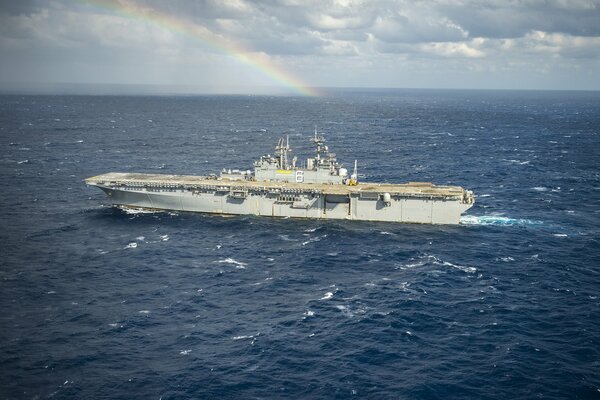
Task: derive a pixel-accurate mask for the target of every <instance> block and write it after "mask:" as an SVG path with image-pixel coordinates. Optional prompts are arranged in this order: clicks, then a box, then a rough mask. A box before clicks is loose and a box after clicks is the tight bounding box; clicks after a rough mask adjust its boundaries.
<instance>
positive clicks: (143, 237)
mask: <svg viewBox="0 0 600 400" xmlns="http://www.w3.org/2000/svg"><path fill="white" fill-rule="evenodd" d="M145 239H146V237H145V236H138V237H136V238H135V240H137V241H138V242H143V241H144V240H145Z"/></svg>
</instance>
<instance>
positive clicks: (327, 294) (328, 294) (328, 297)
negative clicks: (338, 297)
mask: <svg viewBox="0 0 600 400" xmlns="http://www.w3.org/2000/svg"><path fill="white" fill-rule="evenodd" d="M332 297H333V292H327V293H325V294H324V295H323V297H321V298H320V299H319V300H329V299H330V298H332Z"/></svg>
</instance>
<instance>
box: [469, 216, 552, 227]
mask: <svg viewBox="0 0 600 400" xmlns="http://www.w3.org/2000/svg"><path fill="white" fill-rule="evenodd" d="M460 223H461V224H462V225H502V226H509V225H540V224H542V222H541V221H534V220H530V219H522V218H509V217H503V216H500V215H463V216H461V217H460Z"/></svg>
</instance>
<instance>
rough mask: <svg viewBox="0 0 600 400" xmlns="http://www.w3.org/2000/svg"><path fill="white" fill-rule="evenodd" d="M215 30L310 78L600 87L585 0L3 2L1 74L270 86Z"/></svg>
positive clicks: (592, 17)
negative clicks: (197, 33)
mask: <svg viewBox="0 0 600 400" xmlns="http://www.w3.org/2000/svg"><path fill="white" fill-rule="evenodd" d="M124 6H126V7H127V8H128V9H129V10H132V9H133V10H136V11H135V14H132V13H123V12H120V11H119V10H122V9H123V7H124ZM153 12H154V13H160V15H168V16H170V17H171V18H173V19H174V20H179V21H186V23H188V24H194V26H196V27H197V29H200V30H202V32H203V35H204V36H202V37H203V38H204V39H202V40H197V37H194V36H190V35H186V34H184V33H183V34H182V32H177V31H176V30H173V29H171V28H170V27H168V26H167V27H165V26H164V25H161V24H157V23H155V22H153V21H152V19H151V18H144V16H148V15H151V13H153ZM207 38H208V39H207ZM212 40H215V41H216V40H223V41H227V42H228V43H232V44H235V46H236V47H239V48H242V49H245V51H246V52H247V53H248V54H250V55H251V56H252V57H256V58H257V59H258V58H261V59H262V60H263V61H264V62H265V63H270V64H271V65H273V66H275V67H276V68H279V69H281V70H285V71H287V72H289V73H290V74H292V75H295V76H297V77H298V78H299V79H302V80H303V81H305V82H306V83H307V84H309V85H313V86H324V87H328V86H334V87H335V86H343V87H442V88H444V87H449V88H452V87H454V88H460V87H464V88H506V89H519V88H523V89H531V88H537V89H589V90H599V89H600V76H599V73H598V72H597V71H600V4H599V2H598V1H589V0H588V1H586V0H572V1H568V0H556V1H552V0H546V1H539V0H512V1H510V0H509V1H476V0H436V1H404V0H382V1H360V0H359V1H351V0H330V1H312V0H309V1H300V0H265V1H257V2H253V1H244V0H201V1H191V0H178V1H169V2H164V1H158V0H146V1H141V0H138V1H133V0H112V1H88V2H86V1H69V0H51V1H49V2H48V1H35V0H34V1H20V2H12V1H2V2H0V51H1V52H2V53H1V54H2V57H0V81H1V82H40V83H44V82H47V83H53V82H75V83H119V84H165V85H197V86H202V85H211V86H214V87H219V86H222V87H226V86H227V85H230V86H239V87H241V86H244V85H248V84H249V83H250V84H251V85H253V86H261V85H262V86H277V85H278V84H280V83H278V82H274V81H273V80H272V78H271V77H269V76H268V75H267V74H261V73H260V71H258V72H257V71H255V70H252V69H251V68H248V66H247V65H244V64H243V63H240V62H239V61H236V60H235V59H234V58H232V57H231V54H227V52H223V51H220V50H219V49H218V48H214V47H211V46H210V42H211V41H212Z"/></svg>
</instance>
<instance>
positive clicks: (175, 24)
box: [82, 0, 320, 96]
mask: <svg viewBox="0 0 600 400" xmlns="http://www.w3.org/2000/svg"><path fill="white" fill-rule="evenodd" d="M82 2H83V3H86V4H90V5H92V6H95V7H98V8H100V9H103V10H106V11H108V12H111V13H115V14H117V15H120V16H123V17H126V18H133V19H137V20H140V21H145V22H148V23H151V24H153V25H156V26H158V27H160V28H162V29H166V30H168V31H170V32H173V33H177V34H180V35H183V36H186V37H189V38H191V39H193V40H195V41H196V42H198V43H200V44H201V45H203V46H204V47H207V48H209V49H212V50H215V51H217V52H220V53H222V54H226V55H229V56H231V57H232V58H234V59H235V60H237V61H238V62H239V63H241V64H242V65H246V66H248V67H250V68H252V69H253V70H255V71H258V72H259V73H261V74H262V75H264V76H266V77H268V78H269V79H270V80H272V81H273V82H274V83H276V84H278V85H280V86H284V87H286V88H288V89H291V90H292V91H293V92H294V93H297V94H300V95H302V96H320V93H319V92H318V90H317V89H316V88H313V87H310V86H308V85H307V84H306V83H304V82H302V81H301V80H300V79H299V78H297V77H295V76H293V75H292V74H290V73H289V72H287V71H285V70H284V69H282V68H280V67H278V66H277V65H275V64H273V63H272V62H271V61H270V59H269V57H267V56H264V55H261V54H258V53H256V52H251V51H249V50H247V49H245V48H244V47H243V46H241V45H240V44H238V43H234V42H232V41H230V40H227V39H226V38H223V37H221V36H218V35H216V34H214V33H212V32H211V31H210V30H208V29H207V28H205V27H203V26H201V25H197V24H195V23H193V22H191V21H189V20H186V19H183V18H180V17H177V16H174V15H171V14H167V13H164V12H161V11H158V10H156V9H153V8H149V7H143V6H140V5H138V4H136V3H135V2H133V1H130V0H83V1H82Z"/></svg>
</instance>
